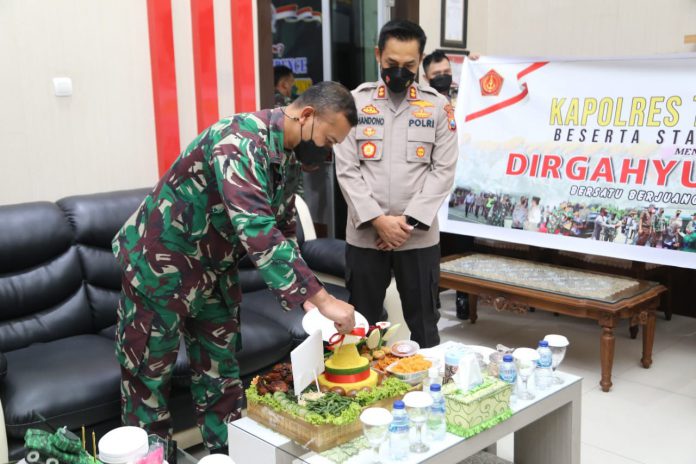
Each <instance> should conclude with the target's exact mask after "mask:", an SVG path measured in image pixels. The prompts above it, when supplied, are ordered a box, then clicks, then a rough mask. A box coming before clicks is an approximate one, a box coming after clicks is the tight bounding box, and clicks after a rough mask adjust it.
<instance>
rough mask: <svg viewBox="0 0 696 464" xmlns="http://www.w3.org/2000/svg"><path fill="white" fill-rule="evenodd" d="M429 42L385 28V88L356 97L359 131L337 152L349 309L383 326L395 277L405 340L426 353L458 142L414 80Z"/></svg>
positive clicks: (407, 25) (433, 332)
mask: <svg viewBox="0 0 696 464" xmlns="http://www.w3.org/2000/svg"><path fill="white" fill-rule="evenodd" d="M425 40H426V37H425V33H424V32H423V30H422V29H421V27H420V26H418V25H417V24H414V23H412V22H409V21H390V22H388V23H387V24H385V25H384V27H383V28H382V30H381V31H380V35H379V40H378V46H377V47H376V49H375V56H376V58H377V62H378V63H379V66H380V69H381V79H380V80H379V81H377V82H368V83H365V84H362V85H361V86H359V87H358V88H357V89H355V90H354V91H353V96H354V97H355V102H356V107H357V110H358V125H357V126H356V127H355V128H354V129H353V130H351V132H350V134H349V135H348V137H346V140H345V141H344V142H343V143H341V144H340V145H338V146H337V147H336V149H335V152H336V174H337V177H338V182H339V184H340V187H341V190H342V191H343V196H344V197H345V199H346V203H347V205H348V221H347V227H346V241H347V242H348V245H347V248H346V267H347V276H346V277H347V279H346V282H347V286H348V289H349V290H350V294H351V296H350V302H351V304H353V305H355V307H356V308H357V309H358V311H360V312H361V313H362V314H364V315H365V316H366V317H367V319H368V320H369V322H370V323H375V322H377V321H379V320H382V319H383V318H384V309H383V302H384V296H385V292H386V288H387V287H388V285H389V282H390V280H391V276H392V272H393V274H394V277H395V278H396V283H397V287H398V290H399V295H400V296H401V302H402V305H403V311H404V319H405V320H406V323H407V324H408V328H409V329H410V330H411V338H412V339H413V340H415V341H416V342H418V343H419V344H420V345H421V346H422V347H430V346H434V345H437V344H438V343H439V342H440V336H439V333H438V330H437V322H438V319H439V317H440V316H439V313H438V311H437V309H436V299H437V292H438V283H439V275H440V269H439V263H440V249H439V241H440V233H439V229H438V223H437V211H438V209H439V208H440V206H441V204H442V202H443V201H444V199H445V198H446V197H447V195H448V194H449V192H450V190H451V187H452V184H453V180H454V172H455V165H456V162H457V136H456V124H455V121H454V112H453V110H452V107H451V106H450V105H449V103H448V102H447V99H446V98H445V97H444V96H442V95H440V94H439V93H438V92H437V91H435V90H434V89H432V88H431V87H427V86H422V85H419V84H418V83H417V82H415V81H414V79H415V77H416V73H417V72H418V69H419V66H420V63H421V60H422V58H423V49H424V47H425Z"/></svg>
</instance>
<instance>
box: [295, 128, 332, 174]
mask: <svg viewBox="0 0 696 464" xmlns="http://www.w3.org/2000/svg"><path fill="white" fill-rule="evenodd" d="M315 117H316V116H315ZM313 135H314V118H313V119H312V131H311V132H310V134H309V140H302V126H300V143H298V144H297V146H296V147H295V156H297V160H298V161H299V162H300V163H302V164H309V165H312V164H315V165H316V164H320V163H322V162H323V161H326V159H327V157H328V156H329V155H330V154H331V149H330V148H326V147H319V146H317V144H316V143H314V140H312V136H313Z"/></svg>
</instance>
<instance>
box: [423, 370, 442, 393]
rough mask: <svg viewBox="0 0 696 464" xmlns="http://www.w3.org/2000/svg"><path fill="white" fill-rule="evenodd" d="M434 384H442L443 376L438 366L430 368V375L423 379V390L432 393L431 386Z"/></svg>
mask: <svg viewBox="0 0 696 464" xmlns="http://www.w3.org/2000/svg"><path fill="white" fill-rule="evenodd" d="M433 384H438V385H442V377H440V370H439V369H438V368H437V366H433V367H431V368H430V369H428V376H427V377H426V378H424V379H423V391H424V392H426V393H430V386H431V385H433Z"/></svg>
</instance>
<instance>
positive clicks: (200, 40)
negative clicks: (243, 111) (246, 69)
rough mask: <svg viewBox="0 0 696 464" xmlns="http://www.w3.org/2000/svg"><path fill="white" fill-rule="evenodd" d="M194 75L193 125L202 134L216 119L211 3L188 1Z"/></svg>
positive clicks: (216, 95) (195, 0)
mask: <svg viewBox="0 0 696 464" xmlns="http://www.w3.org/2000/svg"><path fill="white" fill-rule="evenodd" d="M191 26H192V27H191V31H192V35H193V72H194V77H195V79H196V84H195V85H196V123H197V124H198V132H202V131H203V129H205V128H207V127H208V126H210V125H211V124H213V123H214V122H216V121H217V120H218V119H220V112H219V110H218V89H217V63H216V59H215V19H214V16H213V0H191Z"/></svg>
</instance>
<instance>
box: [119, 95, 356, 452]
mask: <svg viewBox="0 0 696 464" xmlns="http://www.w3.org/2000/svg"><path fill="white" fill-rule="evenodd" d="M356 124H357V115H356V109H355V103H354V101H353V98H352V96H351V94H350V92H348V90H347V89H345V87H343V86H342V85H340V84H337V83H333V82H324V83H320V84H317V85H316V86H314V87H312V88H310V89H309V90H307V91H306V92H305V93H304V94H303V96H302V97H301V98H299V99H298V100H297V101H295V102H294V103H293V104H292V105H291V106H289V107H287V108H277V109H273V110H264V111H259V112H257V113H248V114H238V115H235V116H232V117H230V118H227V119H223V120H221V121H219V122H217V123H216V124H214V125H212V126H211V127H210V128H208V129H206V130H205V131H203V133H202V134H200V135H199V136H198V137H197V138H196V139H195V140H194V141H193V142H192V143H191V144H190V145H189V146H188V148H186V150H185V151H184V152H183V153H182V154H181V155H180V156H179V157H178V159H177V160H176V161H175V162H174V164H173V165H172V167H171V168H170V169H169V171H167V172H166V173H165V175H164V177H162V179H161V180H160V181H159V183H158V184H157V186H156V187H155V189H154V191H153V192H152V193H151V194H149V195H148V196H147V197H146V198H145V200H144V201H143V203H142V205H141V206H140V208H139V209H138V210H137V211H136V212H135V214H134V215H133V216H132V217H131V218H130V219H129V220H128V221H127V222H126V224H125V225H124V226H123V228H122V229H121V230H120V231H119V233H118V234H117V235H116V237H115V238H114V241H113V251H114V253H115V255H116V257H117V260H118V263H119V265H120V267H121V270H122V287H123V291H122V294H121V299H120V303H119V308H118V325H117V340H116V355H117V358H118V361H119V363H120V364H121V367H122V369H121V372H122V382H121V394H122V420H123V422H124V423H125V424H128V425H137V426H140V427H143V428H145V429H146V430H148V431H149V432H150V433H156V434H157V435H160V436H162V437H170V436H171V433H172V430H171V417H170V414H169V411H168V409H167V399H168V396H169V390H170V380H171V376H172V370H173V368H174V363H175V361H176V358H177V351H178V348H179V338H180V335H181V334H183V336H184V340H185V342H186V349H187V352H188V356H189V361H190V366H191V372H192V374H191V392H192V394H193V399H194V402H195V409H196V412H197V415H198V425H199V427H200V429H201V433H202V435H203V440H204V441H205V444H206V446H207V447H208V448H209V449H211V450H215V451H217V450H219V449H222V448H223V447H225V446H226V444H227V429H226V425H225V423H226V422H228V421H231V420H235V419H237V418H238V417H239V416H240V404H241V403H240V401H241V398H242V384H241V381H240V379H239V365H238V363H237V360H236V358H235V350H236V349H238V348H239V342H240V339H239V320H240V317H239V305H240V300H241V295H242V293H241V289H240V285H239V278H238V273H237V265H238V263H239V261H240V260H241V259H242V258H243V257H244V256H245V255H249V257H250V258H251V260H252V262H253V263H254V265H255V266H256V268H257V269H258V270H259V271H260V273H261V276H262V277H263V279H264V280H265V282H266V284H267V285H268V287H269V288H270V289H271V290H272V291H273V292H274V293H275V294H276V295H277V296H278V298H279V299H280V304H281V306H282V307H283V308H284V309H286V310H290V309H291V308H293V307H295V306H297V305H300V304H302V303H303V302H306V301H309V302H311V303H312V304H313V305H315V306H317V307H318V308H319V310H320V311H321V312H322V314H324V315H325V316H326V317H328V318H329V319H331V320H333V321H334V322H335V324H336V328H337V330H338V331H339V332H342V333H346V332H348V331H350V330H351V329H352V327H353V325H354V322H355V321H354V315H353V307H352V306H351V305H349V304H348V303H345V302H343V301H340V300H337V299H335V298H333V297H332V296H331V295H329V294H328V293H327V292H326V290H325V289H324V288H323V286H322V284H321V282H319V280H317V278H316V277H315V276H314V274H313V273H312V271H311V270H310V269H309V268H308V267H307V264H306V263H305V262H304V261H303V259H302V257H301V256H300V253H299V249H298V246H297V241H296V238H295V226H296V224H295V218H294V217H295V206H294V193H295V190H296V186H297V182H298V176H299V173H300V163H302V164H305V163H308V164H311V163H315V162H317V160H323V159H324V158H325V157H326V153H327V150H329V149H330V148H331V147H332V146H333V144H335V143H338V142H340V141H342V140H343V139H344V138H345V137H346V135H347V134H348V132H349V131H350V129H351V127H352V126H355V125H356Z"/></svg>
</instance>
